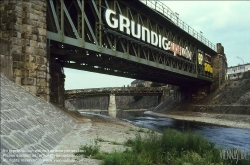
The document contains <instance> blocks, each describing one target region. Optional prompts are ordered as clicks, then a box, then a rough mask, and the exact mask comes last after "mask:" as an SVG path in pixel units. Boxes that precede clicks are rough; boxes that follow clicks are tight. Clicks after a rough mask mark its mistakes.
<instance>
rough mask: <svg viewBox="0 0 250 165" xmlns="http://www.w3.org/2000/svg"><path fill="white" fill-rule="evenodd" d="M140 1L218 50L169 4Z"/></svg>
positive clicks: (153, 0) (151, 0)
mask: <svg viewBox="0 0 250 165" xmlns="http://www.w3.org/2000/svg"><path fill="white" fill-rule="evenodd" d="M140 1H141V2H143V3H144V4H146V5H147V6H148V7H150V8H151V9H153V10H156V11H157V12H160V13H161V14H163V16H166V17H167V18H168V19H170V20H171V21H172V22H173V23H174V24H175V25H177V26H178V27H180V28H181V29H183V30H184V31H186V32H187V33H189V34H190V35H191V36H193V37H194V38H196V39H197V40H199V41H201V42H202V43H203V44H205V45H207V46H208V47H209V48H211V49H213V50H214V51H216V47H215V45H214V44H213V43H212V42H210V41H209V40H208V39H207V38H205V37H204V36H203V35H202V33H199V32H197V31H195V30H194V29H193V28H191V27H190V26H189V25H188V24H186V23H185V22H183V21H182V20H181V19H179V16H178V14H177V13H174V12H173V11H172V10H171V9H170V8H169V7H168V6H166V5H165V4H163V3H162V2H160V1H158V0H140Z"/></svg>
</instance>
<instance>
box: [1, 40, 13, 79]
mask: <svg viewBox="0 0 250 165" xmlns="http://www.w3.org/2000/svg"><path fill="white" fill-rule="evenodd" d="M0 58H1V59H0V72H1V74H2V75H4V76H5V77H7V78H8V79H9V80H13V68H12V64H13V61H12V56H11V55H10V42H9V41H7V40H3V39H1V38H0Z"/></svg>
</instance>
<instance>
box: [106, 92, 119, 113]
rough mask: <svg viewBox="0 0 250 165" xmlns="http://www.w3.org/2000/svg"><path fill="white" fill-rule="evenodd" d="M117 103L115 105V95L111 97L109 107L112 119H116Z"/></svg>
mask: <svg viewBox="0 0 250 165" xmlns="http://www.w3.org/2000/svg"><path fill="white" fill-rule="evenodd" d="M116 112H117V110H116V103H115V94H110V95H109V107H108V114H109V116H111V117H116Z"/></svg>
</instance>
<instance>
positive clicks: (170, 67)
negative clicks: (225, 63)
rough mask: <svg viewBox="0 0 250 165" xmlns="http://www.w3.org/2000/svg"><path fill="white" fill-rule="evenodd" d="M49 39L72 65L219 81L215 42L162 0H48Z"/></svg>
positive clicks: (187, 81) (178, 81) (55, 54)
mask: <svg viewBox="0 0 250 165" xmlns="http://www.w3.org/2000/svg"><path fill="white" fill-rule="evenodd" d="M128 26H129V27H128ZM143 29H144V31H143ZM145 29H146V30H145ZM147 30H148V31H147ZM132 33H133V35H132ZM135 33H137V34H139V33H141V35H140V36H138V35H136V34H135ZM149 33H150V34H149ZM135 36H137V37H135ZM150 37H151V41H150V39H149V38H150ZM163 37H165V40H164V38H163ZM47 39H48V44H49V52H50V58H51V59H53V60H55V61H56V62H59V63H61V64H62V65H63V67H66V68H72V69H78V70H85V71H91V72H97V73H104V74H109V75H115V76H121V77H128V78H134V79H140V80H147V81H154V82H160V83H167V84H173V85H178V86H190V85H204V84H211V83H212V82H213V74H212V72H207V71H206V70H204V59H205V58H204V57H205V56H204V55H205V53H206V54H208V55H209V56H210V57H211V58H213V56H215V55H216V54H217V53H216V51H215V45H214V44H212V43H211V42H210V41H208V40H207V39H206V38H204V37H203V36H202V35H201V34H200V33H198V32H196V31H195V30H194V29H192V28H191V27H190V26H188V25H187V24H186V23H184V22H183V21H181V20H180V19H179V18H178V16H177V15H176V14H175V13H174V12H173V11H171V9H169V8H168V7H167V6H165V5H164V4H163V3H161V2H159V1H153V0H145V1H140V0H134V1H128V0H112V1H109V0H74V1H67V0H47ZM157 42H158V43H157ZM164 46H165V48H163V47H164ZM173 46H175V47H173ZM179 48H182V50H184V51H187V52H189V55H190V56H189V58H187V57H188V56H185V55H186V54H185V55H180V54H181V53H179V54H178V53H177V54H176V52H178V51H180V49H179ZM184 48H186V49H184ZM171 49H172V50H171ZM199 52H201V53H202V54H203V58H202V59H201V60H200V59H199V58H198V53H199ZM182 54H184V53H182ZM210 64H211V65H212V63H210ZM86 78H87V77H86Z"/></svg>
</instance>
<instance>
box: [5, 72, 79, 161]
mask: <svg viewBox="0 0 250 165" xmlns="http://www.w3.org/2000/svg"><path fill="white" fill-rule="evenodd" d="M0 79H1V161H2V162H1V164H3V165H16V164H18V165H24V164H25V165H29V164H34V163H35V162H37V161H38V159H40V158H42V157H43V156H44V155H46V154H48V152H46V151H49V150H52V149H53V148H54V147H55V146H56V145H58V143H59V142H60V141H61V140H62V138H63V137H65V135H67V134H68V133H69V132H70V131H71V130H72V129H73V128H74V127H75V126H76V125H77V123H76V121H75V120H74V118H73V117H71V116H69V115H67V114H66V113H65V112H64V111H62V110H61V109H59V108H57V107H55V106H53V105H52V104H50V103H48V102H46V101H44V100H42V99H41V98H38V97H36V96H35V95H33V94H31V93H29V92H27V91H26V90H24V89H23V88H22V87H21V86H19V85H16V84H15V83H13V82H12V81H10V80H8V79H7V78H5V77H3V76H2V75H1V77H0ZM18 150H19V151H22V152H23V153H24V154H26V157H23V156H20V155H17V154H16V152H15V151H18ZM29 151H32V152H29ZM36 151H44V152H40V153H39V152H37V153H36ZM19 154H20V153H19ZM31 154H33V156H31ZM43 154H44V155H43ZM21 160H23V161H21Z"/></svg>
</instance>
